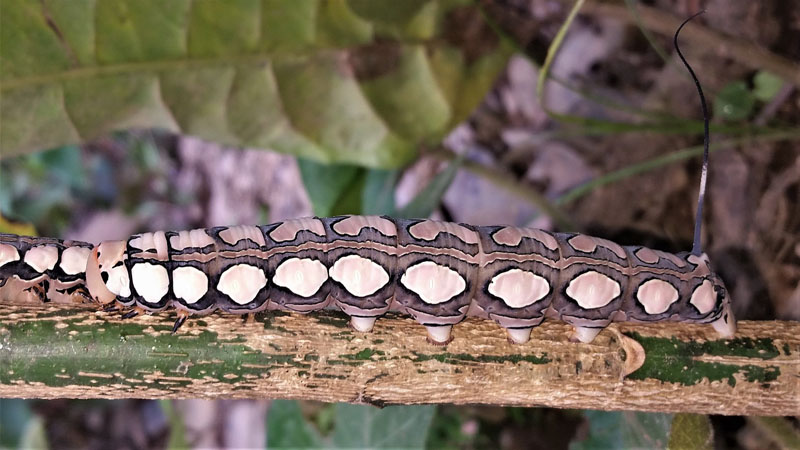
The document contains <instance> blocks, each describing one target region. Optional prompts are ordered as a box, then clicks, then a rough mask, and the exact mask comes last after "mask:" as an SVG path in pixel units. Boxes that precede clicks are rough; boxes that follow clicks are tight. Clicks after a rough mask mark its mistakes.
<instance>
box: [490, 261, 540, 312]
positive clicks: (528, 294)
mask: <svg viewBox="0 0 800 450" xmlns="http://www.w3.org/2000/svg"><path fill="white" fill-rule="evenodd" d="M488 289H489V293H490V294H492V295H494V296H495V297H497V298H499V299H500V300H502V301H503V303H505V304H506V305H508V306H509V307H511V308H524V307H526V306H528V305H532V304H534V303H536V302H538V301H539V300H541V299H543V298H544V297H545V296H546V295H547V294H548V293H549V292H550V283H548V282H547V280H545V279H544V277H541V276H539V275H537V274H535V273H533V272H527V271H524V270H520V269H511V270H508V271H506V272H503V273H501V274H499V275H497V276H495V277H494V278H492V281H491V282H490V283H489V288H488Z"/></svg>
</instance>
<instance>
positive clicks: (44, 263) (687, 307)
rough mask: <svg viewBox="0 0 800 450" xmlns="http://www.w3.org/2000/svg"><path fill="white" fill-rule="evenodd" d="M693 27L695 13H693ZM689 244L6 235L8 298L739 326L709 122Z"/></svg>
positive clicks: (496, 231)
mask: <svg viewBox="0 0 800 450" xmlns="http://www.w3.org/2000/svg"><path fill="white" fill-rule="evenodd" d="M692 17H694V16H692ZM688 20H691V18H689V19H687V21H686V22H684V23H683V24H682V25H681V26H680V27H679V28H678V31H677V32H676V33H675V48H676V50H677V51H678V55H679V56H680V57H681V60H682V61H683V62H684V64H685V65H686V67H687V68H688V69H689V72H690V73H691V75H692V77H693V78H694V80H695V82H696V84H697V88H698V91H699V93H700V98H701V104H702V106H703V113H704V114H703V115H704V119H705V139H704V143H705V147H706V148H705V152H704V159H703V171H702V177H701V182H700V196H699V199H698V208H697V217H696V222H695V236H694V246H693V248H692V251H691V252H689V253H678V254H671V253H665V252H661V251H658V250H652V249H649V248H646V247H640V246H621V245H619V244H616V243H613V242H611V241H608V240H605V239H599V238H594V237H590V236H586V235H582V234H573V233H550V232H547V231H543V230H538V229H532V228H516V227H511V226H471V225H465V224H457V223H448V222H435V221H431V220H424V219H417V220H406V219H395V218H391V217H385V216H341V217H331V218H316V217H315V218H306V219H296V220H289V221H285V222H281V223H275V224H271V225H264V226H233V227H214V228H209V229H205V230H204V229H198V230H191V231H177V232H174V231H168V232H163V231H158V232H154V233H143V234H138V235H135V236H132V237H130V238H129V239H127V240H124V241H107V242H103V243H101V244H100V245H98V246H96V247H93V246H92V245H91V244H87V243H82V242H65V241H59V240H54V239H49V240H48V239H45V240H42V239H38V238H29V237H21V236H16V235H0V299H4V298H14V297H16V296H18V295H20V294H23V293H25V292H27V291H31V292H33V293H34V294H36V295H37V296H38V297H39V298H41V299H43V300H47V299H56V300H64V299H66V300H74V299H78V300H80V299H82V298H88V299H91V300H92V301H95V302H98V303H100V304H101V305H103V306H104V307H105V309H107V310H111V309H115V308H116V307H117V306H122V307H124V308H128V310H127V312H125V313H124V314H123V317H124V318H129V317H133V316H134V315H137V314H139V313H141V312H156V311H162V310H164V309H167V308H170V307H174V308H175V309H176V310H177V311H178V320H177V321H176V322H175V326H174V328H173V331H177V329H178V328H179V327H180V326H181V324H183V323H184V321H185V320H186V318H187V317H188V316H189V315H192V314H208V313H211V312H213V311H214V310H216V309H221V310H223V311H225V312H229V313H234V314H248V313H256V312H259V311H264V310H269V309H282V310H289V311H294V312H299V313H308V312H311V311H316V310H319V309H322V308H326V307H328V306H335V307H337V308H339V309H341V310H342V311H344V312H345V313H346V314H348V315H349V316H350V317H351V324H352V326H353V328H355V329H356V330H357V331H362V332H366V331H370V330H371V329H372V327H373V324H374V323H375V320H376V319H377V318H378V317H379V316H381V315H383V314H385V313H386V312H388V311H390V310H395V311H400V312H404V313H407V314H409V315H411V316H412V317H413V318H414V319H415V320H416V321H417V322H419V323H421V324H422V325H424V326H425V327H426V328H427V330H428V338H429V341H431V342H432V343H436V344H446V343H448V342H449V341H450V339H451V337H450V334H451V329H452V326H453V325H454V324H457V323H458V322H460V321H462V320H464V318H466V317H469V316H474V317H482V318H487V319H491V320H494V321H495V322H497V323H498V324H499V325H500V326H502V327H504V328H506V329H507V330H508V333H509V340H510V341H512V342H514V343H524V342H526V341H528V339H529V337H530V334H531V330H532V328H533V327H535V326H537V325H539V324H541V323H542V321H543V320H544V319H545V318H554V319H559V320H562V321H564V322H567V323H569V324H571V325H572V326H573V327H574V328H575V337H576V338H577V339H578V340H580V341H582V342H590V341H591V340H592V339H594V337H595V336H596V335H597V334H598V333H599V332H600V331H601V330H602V329H603V328H605V327H606V326H608V325H609V324H610V323H612V322H621V321H630V322H657V321H677V322H687V323H710V324H712V326H713V327H714V328H715V329H716V330H717V332H719V334H720V335H722V336H723V337H730V336H732V335H733V334H734V333H735V330H736V322H735V319H734V317H733V315H732V312H731V305H730V299H729V297H728V295H727V291H726V289H725V286H724V284H723V283H722V280H721V279H720V277H719V276H717V275H716V274H715V273H714V272H713V271H712V270H711V267H710V265H709V261H708V258H707V257H706V255H705V254H704V253H703V252H702V251H701V249H700V223H701V217H702V205H703V194H704V191H705V184H706V174H707V168H708V141H709V139H708V114H707V112H706V106H705V99H704V98H703V93H702V90H701V89H700V85H699V83H698V82H697V78H696V77H695V76H694V72H693V71H692V70H691V68H690V67H689V65H688V64H687V63H686V61H685V59H683V55H682V54H681V53H680V50H679V49H678V46H677V36H678V33H679V32H680V30H681V28H683V26H684V25H685V24H686V23H687V22H688Z"/></svg>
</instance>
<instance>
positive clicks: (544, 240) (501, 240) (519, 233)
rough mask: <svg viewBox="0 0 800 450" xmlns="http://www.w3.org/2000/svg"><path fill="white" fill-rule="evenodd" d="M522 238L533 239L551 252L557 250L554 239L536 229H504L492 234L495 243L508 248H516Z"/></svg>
mask: <svg viewBox="0 0 800 450" xmlns="http://www.w3.org/2000/svg"><path fill="white" fill-rule="evenodd" d="M524 237H527V238H531V239H535V240H537V241H539V243H541V244H542V245H544V246H545V247H547V248H548V249H550V250H552V251H556V250H558V241H556V238H554V237H553V236H551V235H550V234H548V233H546V232H544V231H542V230H537V229H536V228H517V227H505V228H502V229H500V230H498V231H496V232H495V233H494V234H492V239H493V240H494V241H495V242H497V243H498V244H500V245H505V246H509V247H516V246H518V245H519V244H520V242H522V238H524Z"/></svg>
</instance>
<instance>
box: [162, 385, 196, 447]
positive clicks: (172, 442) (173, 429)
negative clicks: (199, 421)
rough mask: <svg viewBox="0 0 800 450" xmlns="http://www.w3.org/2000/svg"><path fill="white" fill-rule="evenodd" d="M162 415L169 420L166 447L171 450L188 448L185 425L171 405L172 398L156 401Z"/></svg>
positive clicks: (181, 417)
mask: <svg viewBox="0 0 800 450" xmlns="http://www.w3.org/2000/svg"><path fill="white" fill-rule="evenodd" d="M158 403H159V404H160V405H161V409H162V410H163V411H164V415H166V416H167V420H169V441H168V442H167V448H168V449H171V450H178V449H182V448H189V442H188V441H187V440H186V425H185V424H184V422H183V416H181V415H180V414H179V413H178V412H177V411H176V410H175V408H174V407H173V403H172V400H169V399H163V398H162V399H161V400H159V401H158Z"/></svg>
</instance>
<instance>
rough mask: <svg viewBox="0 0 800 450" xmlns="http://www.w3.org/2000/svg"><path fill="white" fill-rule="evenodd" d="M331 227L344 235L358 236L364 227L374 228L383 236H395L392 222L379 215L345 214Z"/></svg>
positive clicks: (395, 231)
mask: <svg viewBox="0 0 800 450" xmlns="http://www.w3.org/2000/svg"><path fill="white" fill-rule="evenodd" d="M331 228H333V231H335V232H336V233H338V234H341V235H344V236H358V235H359V234H360V233H361V231H362V230H363V229H365V228H374V229H376V230H378V232H379V233H381V234H382V235H384V236H397V227H395V225H394V222H392V221H391V220H389V219H385V218H383V217H380V216H347V218H345V219H342V220H340V221H338V222H336V223H334V224H333V226H332V227H331Z"/></svg>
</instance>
